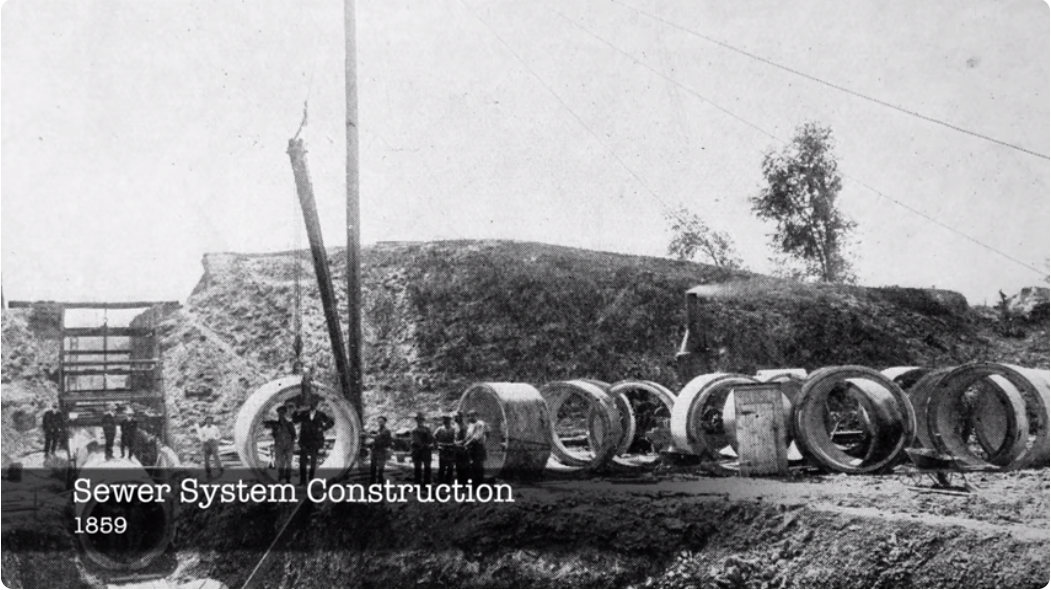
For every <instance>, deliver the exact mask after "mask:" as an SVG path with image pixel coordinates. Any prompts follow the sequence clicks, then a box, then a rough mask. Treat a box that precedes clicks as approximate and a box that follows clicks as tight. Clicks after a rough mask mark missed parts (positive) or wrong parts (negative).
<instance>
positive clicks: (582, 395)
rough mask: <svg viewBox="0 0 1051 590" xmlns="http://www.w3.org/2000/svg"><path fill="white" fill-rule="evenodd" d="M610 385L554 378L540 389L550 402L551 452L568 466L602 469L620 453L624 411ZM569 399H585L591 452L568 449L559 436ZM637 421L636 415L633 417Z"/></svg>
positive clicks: (583, 380)
mask: <svg viewBox="0 0 1051 590" xmlns="http://www.w3.org/2000/svg"><path fill="white" fill-rule="evenodd" d="M608 392H609V386H608V385H606V384H605V383H603V382H601V381H593V380H586V379H578V380H574V381H555V382H552V383H548V384H546V385H544V386H543V387H541V388H540V395H542V396H543V398H544V401H545V402H547V409H548V416H549V423H550V425H551V426H550V428H551V451H552V453H553V454H554V455H555V459H556V460H557V461H558V462H559V463H562V464H563V465H566V466H567V467H587V468H589V469H599V468H601V467H603V466H605V465H606V464H607V463H609V462H610V461H611V460H612V459H613V457H614V456H615V455H616V454H617V449H618V448H619V447H620V446H621V444H622V442H623V438H624V428H623V426H622V424H623V423H624V422H622V419H623V418H622V412H621V411H620V410H618V409H617V404H616V402H615V401H614V400H613V398H612V397H611V396H610V395H609V393H608ZM570 398H577V399H580V400H583V401H584V403H585V404H587V408H588V411H587V418H586V424H585V426H586V428H587V438H588V445H589V446H590V452H573V451H570V450H569V449H568V448H566V445H565V444H564V443H563V441H562V437H560V436H559V434H558V431H557V427H558V413H559V410H561V409H562V405H563V404H564V403H565V402H566V401H567V400H569V399H570ZM631 420H632V422H634V417H632V418H631Z"/></svg>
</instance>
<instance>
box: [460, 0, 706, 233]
mask: <svg viewBox="0 0 1051 590" xmlns="http://www.w3.org/2000/svg"><path fill="white" fill-rule="evenodd" d="M459 2H460V4H462V5H463V6H464V7H465V8H467V9H468V12H470V13H471V16H473V17H474V18H475V19H476V20H477V21H478V22H480V23H482V25H484V26H485V28H486V29H489V32H490V33H492V35H493V36H494V37H496V39H497V40H498V41H500V43H501V44H502V45H503V46H504V48H505V49H507V51H508V53H510V54H511V55H513V56H514V57H515V59H517V60H518V62H519V63H520V64H522V67H523V68H524V69H525V70H526V71H527V72H529V73H530V74H531V75H532V76H533V77H534V78H536V80H537V82H539V83H540V85H541V86H543V87H544V89H545V90H547V91H548V93H549V94H551V96H553V97H555V100H557V101H558V103H559V104H560V105H562V108H564V109H565V110H566V112H568V113H569V114H570V115H572V116H573V118H574V119H576V121H577V123H579V124H580V126H581V127H583V128H584V130H585V131H587V132H588V133H589V134H590V135H591V137H592V138H594V139H595V141H596V142H597V143H598V144H599V145H600V146H602V148H603V149H605V150H606V151H607V152H609V155H611V156H613V158H614V159H615V160H616V161H617V163H619V164H620V165H621V167H623V168H624V169H625V170H627V171H628V173H629V174H631V176H632V177H634V178H635V181H636V182H638V183H639V186H641V187H642V188H644V189H646V192H648V193H649V194H650V195H651V196H652V197H653V198H654V200H656V201H657V202H658V203H660V204H661V206H663V207H664V210H665V212H666V213H667V214H669V215H671V216H672V217H675V218H676V219H678V220H679V221H680V222H682V223H687V222H686V220H684V219H683V218H682V217H680V216H679V214H678V211H676V210H675V209H673V208H672V207H671V206H670V205H668V203H667V202H665V201H664V199H662V198H661V197H660V195H658V194H657V193H656V191H654V190H653V189H651V188H650V187H649V185H647V184H646V182H645V181H644V180H642V177H640V176H639V175H638V174H637V173H635V171H634V170H632V169H631V168H630V167H629V166H628V165H627V164H626V163H625V162H624V160H623V159H621V157H620V156H618V155H617V153H616V152H614V151H613V149H612V148H610V147H609V146H607V145H606V144H605V143H604V142H603V141H602V139H600V138H599V136H598V134H597V133H595V132H594V131H592V130H591V127H589V126H588V124H587V123H585V122H584V119H582V118H581V117H580V115H578V114H577V113H576V112H575V111H574V110H573V109H571V108H570V107H569V105H568V104H567V103H566V101H565V100H563V99H562V97H561V96H559V95H558V93H556V92H555V91H554V89H553V88H551V86H550V85H549V84H548V83H547V82H545V81H544V79H543V78H541V77H540V75H539V74H537V73H536V71H534V70H533V68H531V67H529V64H528V63H527V62H526V61H525V59H523V58H522V56H520V55H518V52H516V51H515V50H514V48H512V47H511V45H510V44H508V43H507V41H505V40H504V38H503V37H501V36H500V34H499V33H497V32H496V30H495V29H493V27H492V26H491V25H490V24H489V23H488V22H486V21H485V19H483V18H482V17H480V16H478V14H477V13H476V12H475V11H474V10H472V7H471V6H470V5H468V4H467V3H466V2H464V0H459Z"/></svg>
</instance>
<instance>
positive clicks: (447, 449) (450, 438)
mask: <svg viewBox="0 0 1051 590" xmlns="http://www.w3.org/2000/svg"><path fill="white" fill-rule="evenodd" d="M434 442H435V443H436V444H437V445H438V483H444V484H451V483H452V482H453V463H454V462H455V461H456V431H455V430H453V418H452V416H450V415H449V414H445V415H444V416H442V425H441V426H439V427H438V430H435V431H434Z"/></svg>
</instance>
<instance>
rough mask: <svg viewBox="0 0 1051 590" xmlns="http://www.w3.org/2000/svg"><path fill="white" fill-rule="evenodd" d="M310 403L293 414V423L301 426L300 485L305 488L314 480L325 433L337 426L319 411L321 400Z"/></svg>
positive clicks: (311, 400)
mask: <svg viewBox="0 0 1051 590" xmlns="http://www.w3.org/2000/svg"><path fill="white" fill-rule="evenodd" d="M308 399H309V400H310V402H309V403H308V405H307V406H306V407H301V408H300V409H299V410H298V411H296V412H295V413H294V414H292V422H294V423H296V424H299V425H300V426H299V485H301V486H305V485H307V482H308V481H309V480H311V479H314V473H315V472H316V471H317V460H318V455H320V454H321V449H322V447H324V446H325V431H326V430H328V429H329V428H332V427H333V426H335V424H336V423H335V421H333V420H332V418H330V417H329V416H328V414H326V413H324V412H322V411H321V410H320V409H318V406H319V405H320V403H319V402H320V400H319V398H308Z"/></svg>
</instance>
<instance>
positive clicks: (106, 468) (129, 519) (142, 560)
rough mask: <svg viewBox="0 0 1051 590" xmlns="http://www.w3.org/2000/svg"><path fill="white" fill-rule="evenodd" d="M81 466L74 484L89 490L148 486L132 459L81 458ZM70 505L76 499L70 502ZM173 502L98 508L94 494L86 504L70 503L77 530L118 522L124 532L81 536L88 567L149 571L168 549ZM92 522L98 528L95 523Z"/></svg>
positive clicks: (143, 472)
mask: <svg viewBox="0 0 1051 590" xmlns="http://www.w3.org/2000/svg"><path fill="white" fill-rule="evenodd" d="M84 455H86V456H85V459H84V460H85V463H84V465H83V467H82V468H81V469H80V471H79V473H78V477H79V478H86V479H88V480H90V481H91V485H92V487H93V488H94V487H96V486H98V485H99V484H106V485H110V486H147V485H148V486H152V485H154V481H153V479H152V478H150V476H149V474H148V473H147V472H146V470H145V469H144V468H143V467H142V465H141V464H140V463H139V462H138V461H136V460H134V459H119V458H113V459H109V460H107V459H106V457H105V454H104V453H101V452H90V453H85V454H84ZM74 500H76V496H74ZM174 505H175V499H174V498H171V497H169V498H165V499H164V501H162V502H147V503H141V502H139V501H138V500H132V501H120V502H118V501H116V500H113V499H109V500H107V501H105V502H99V501H97V500H96V499H95V494H92V497H91V498H90V499H88V500H87V501H86V502H74V509H75V512H76V515H77V517H79V519H80V522H81V523H82V524H81V526H82V528H84V529H85V530H87V527H86V525H85V524H84V523H87V522H89V520H88V519H92V518H93V519H100V518H113V519H116V518H122V519H124V520H123V522H124V523H125V524H126V529H125V530H124V531H123V532H121V533H117V532H116V531H113V532H110V531H107V532H106V533H103V532H94V534H89V533H88V532H82V533H79V534H78V535H77V537H78V539H79V541H80V545H81V547H82V548H83V550H84V555H85V557H87V559H88V560H89V561H91V562H92V563H94V564H96V565H98V566H100V567H102V568H105V569H110V570H123V571H135V570H141V569H142V568H145V567H146V566H148V565H150V564H151V563H152V562H153V561H154V560H155V559H156V558H157V557H159V556H160V555H161V554H163V553H164V552H165V551H166V550H167V549H168V545H169V543H171V540H172V535H173V534H174V532H175V528H174V518H173V511H174ZM95 522H98V520H96V521H95Z"/></svg>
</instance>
